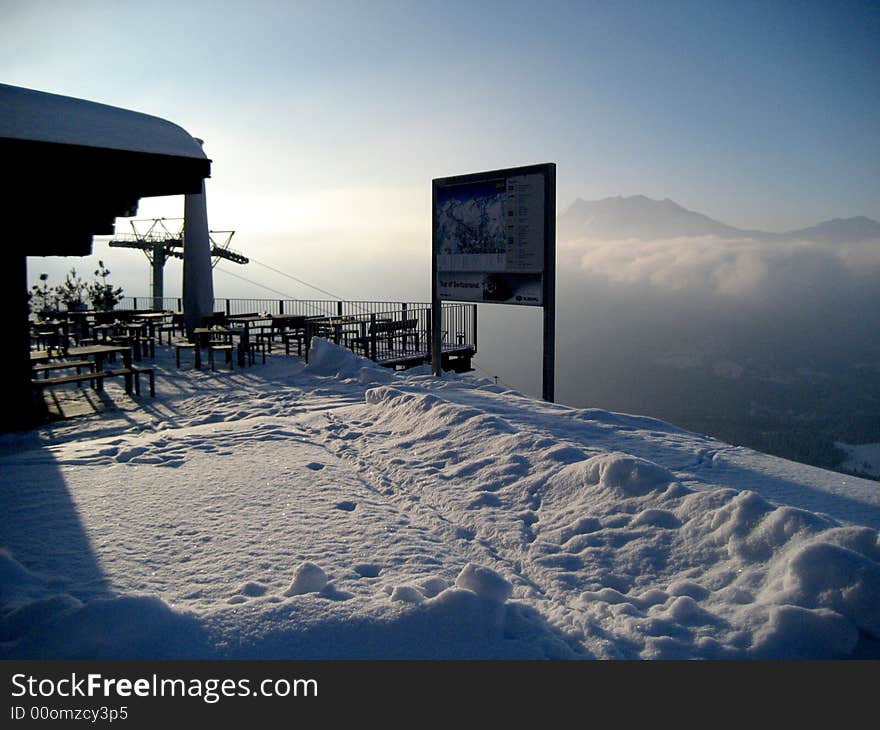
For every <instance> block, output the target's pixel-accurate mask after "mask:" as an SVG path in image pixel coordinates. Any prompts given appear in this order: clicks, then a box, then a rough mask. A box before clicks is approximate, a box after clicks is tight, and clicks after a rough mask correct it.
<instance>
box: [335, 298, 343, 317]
mask: <svg viewBox="0 0 880 730" xmlns="http://www.w3.org/2000/svg"><path fill="white" fill-rule="evenodd" d="M336 316H337V317H341V316H342V300H341V299H340V300H339V301H338V302H336Z"/></svg>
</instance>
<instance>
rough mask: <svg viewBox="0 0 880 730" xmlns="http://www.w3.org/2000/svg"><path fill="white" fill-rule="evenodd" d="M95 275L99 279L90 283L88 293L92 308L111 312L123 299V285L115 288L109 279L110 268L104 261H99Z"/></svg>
mask: <svg viewBox="0 0 880 730" xmlns="http://www.w3.org/2000/svg"><path fill="white" fill-rule="evenodd" d="M95 276H96V277H97V278H98V281H94V282H92V283H91V284H90V285H89V290H88V295H89V301H90V302H91V303H92V308H93V309H97V310H98V311H100V312H109V311H110V310H112V309H113V308H114V307H115V306H116V305H117V304H118V303H119V302H120V301H121V300H122V287H116V288H114V287H113V285H112V284H110V283H109V282H108V281H107V277H108V276H110V269H108V268H107V267H106V266H104V262H103V261H98V268H97V269H95Z"/></svg>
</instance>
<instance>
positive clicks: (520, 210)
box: [435, 175, 544, 273]
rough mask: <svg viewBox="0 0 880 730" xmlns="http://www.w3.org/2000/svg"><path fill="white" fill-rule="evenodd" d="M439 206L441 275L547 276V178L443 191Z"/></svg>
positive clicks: (502, 180) (528, 177)
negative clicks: (529, 274)
mask: <svg viewBox="0 0 880 730" xmlns="http://www.w3.org/2000/svg"><path fill="white" fill-rule="evenodd" d="M436 204H437V211H436V212H437V230H436V232H435V235H436V240H437V244H438V246H437V249H436V251H437V269H438V271H458V272H523V273H525V272H535V273H537V272H540V271H541V270H542V268H543V265H544V241H543V227H544V178H543V176H542V175H519V176H514V177H508V178H499V179H496V180H482V181H479V182H473V183H464V184H461V185H450V186H448V187H443V188H441V189H440V190H439V191H438V195H437V203H436Z"/></svg>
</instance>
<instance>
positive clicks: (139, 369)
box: [131, 365, 156, 398]
mask: <svg viewBox="0 0 880 730" xmlns="http://www.w3.org/2000/svg"><path fill="white" fill-rule="evenodd" d="M131 372H132V373H133V374H134V392H135V393H136V394H137V395H140V394H141V375H146V376H147V377H148V378H149V379H150V397H152V398H155V397H156V371H155V370H154V369H153V368H150V367H144V366H142V365H132V366H131Z"/></svg>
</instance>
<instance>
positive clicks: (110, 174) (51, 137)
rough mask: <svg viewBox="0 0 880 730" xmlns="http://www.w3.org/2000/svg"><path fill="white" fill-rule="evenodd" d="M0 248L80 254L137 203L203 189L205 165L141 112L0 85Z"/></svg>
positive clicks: (198, 151)
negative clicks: (0, 218) (0, 212)
mask: <svg viewBox="0 0 880 730" xmlns="http://www.w3.org/2000/svg"><path fill="white" fill-rule="evenodd" d="M0 160H2V171H3V177H4V179H5V183H6V184H5V185H4V187H5V188H6V189H7V190H9V191H10V193H9V194H7V196H5V198H4V199H3V200H4V202H3V207H4V208H6V209H7V210H6V215H5V216H4V226H5V227H6V230H7V231H8V232H11V233H13V236H12V240H9V238H7V240H6V241H5V242H4V243H5V245H6V246H11V247H13V248H15V249H18V251H19V252H21V253H24V254H25V255H27V256H50V255H63V256H70V255H87V254H89V253H91V249H92V236H94V235H100V234H110V233H113V225H114V222H115V219H116V218H117V217H121V216H132V215H134V214H135V213H136V211H137V205H138V200H139V199H140V198H142V197H153V196H160V195H181V194H185V193H198V192H201V186H202V181H203V180H204V178H206V177H209V176H210V174H211V161H210V160H209V159H208V158H207V157H206V156H205V153H204V152H203V151H202V147H201V144H200V143H199V142H198V141H197V140H196V139H194V138H193V137H192V135H190V134H189V133H188V132H187V131H186V130H184V129H183V128H181V127H179V126H177V125H176V124H173V123H171V122H169V121H167V120H165V119H160V118H158V117H153V116H150V115H148V114H141V113H138V112H133V111H129V110H126V109H119V108H117V107H111V106H106V105H104V104H96V103H94V102H90V101H84V100H83V99H74V98H71V97H66V96H58V95H56V94H47V93H45V92H41V91H34V90H31V89H23V88H19V87H15V86H7V85H5V84H0Z"/></svg>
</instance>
